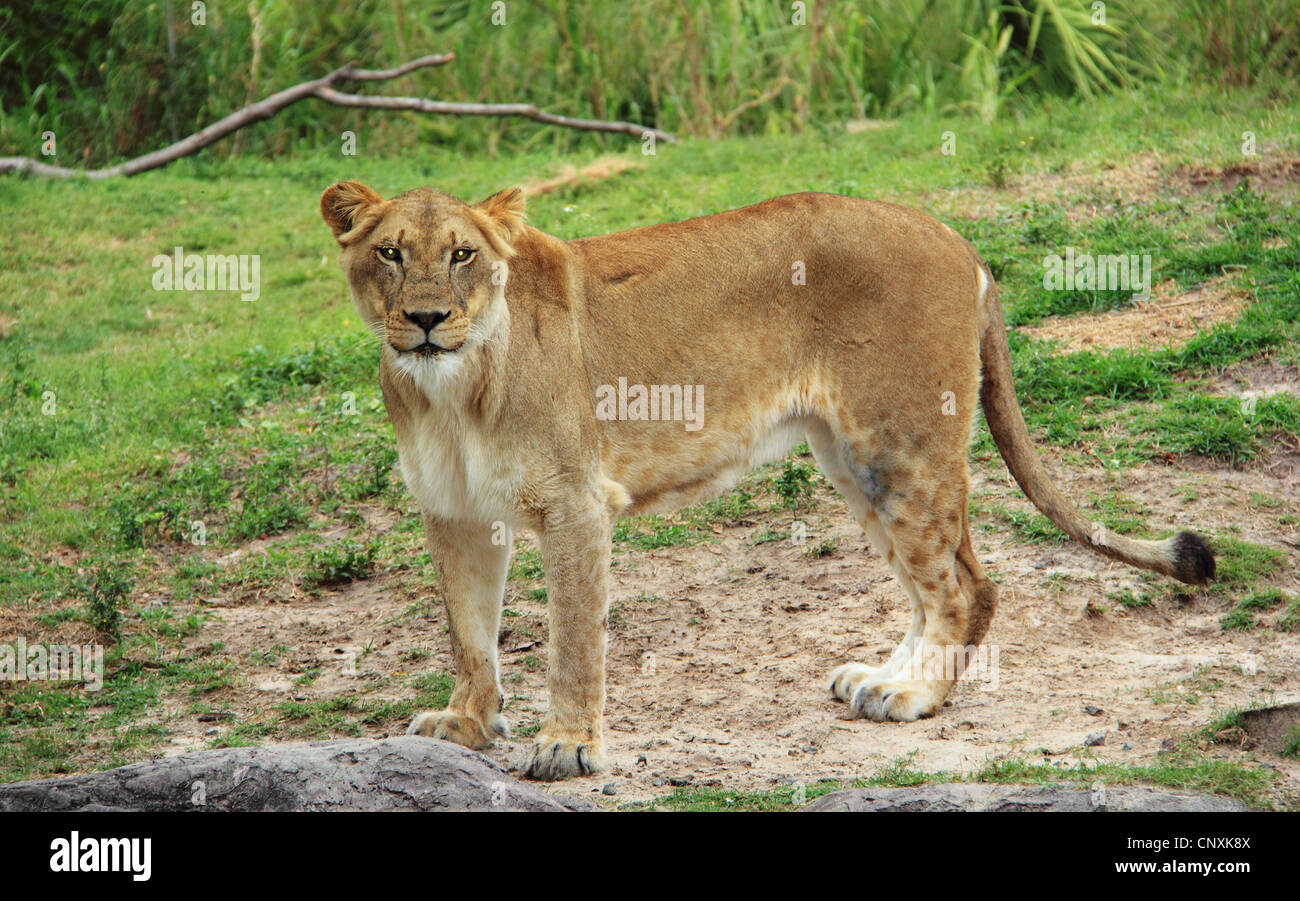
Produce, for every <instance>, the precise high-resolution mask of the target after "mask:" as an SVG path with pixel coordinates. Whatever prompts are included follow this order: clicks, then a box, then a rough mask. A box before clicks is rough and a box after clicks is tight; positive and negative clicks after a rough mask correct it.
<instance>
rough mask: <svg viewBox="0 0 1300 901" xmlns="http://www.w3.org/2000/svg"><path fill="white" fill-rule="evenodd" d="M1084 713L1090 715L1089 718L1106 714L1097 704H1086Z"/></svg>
mask: <svg viewBox="0 0 1300 901" xmlns="http://www.w3.org/2000/svg"><path fill="white" fill-rule="evenodd" d="M1083 712H1084V713H1086V714H1088V716H1101V715H1102V713H1104V712H1105V711H1103V710H1102V709H1101V708H1100V707H1098V706H1097V705H1096V704H1084V705H1083Z"/></svg>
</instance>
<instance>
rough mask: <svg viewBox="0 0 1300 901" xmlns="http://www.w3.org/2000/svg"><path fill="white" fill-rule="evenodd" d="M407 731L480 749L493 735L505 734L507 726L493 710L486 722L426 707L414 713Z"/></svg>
mask: <svg viewBox="0 0 1300 901" xmlns="http://www.w3.org/2000/svg"><path fill="white" fill-rule="evenodd" d="M406 734H407V735H423V736H425V737H426V738H441V739H443V740H444V741H454V742H455V743H456V744H458V745H464V746H465V747H467V748H472V749H473V750H475V751H481V750H483V749H484V748H486V747H487V746H488V745H489V744H491V743H492V739H494V738H509V737H510V728H509V727H508V726H507V725H506V721H505V717H503V716H501V714H499V713H498V714H495V715H493V716H492V717H491V719H490V720H489V721H488V722H487V723H483V722H481V721H479V720H477V719H475V718H474V717H472V716H469V715H467V714H464V713H457V712H455V711H452V710H428V711H425V712H424V713H421V714H417V715H416V717H415V719H413V720H411V725H410V726H409V727H407V730H406Z"/></svg>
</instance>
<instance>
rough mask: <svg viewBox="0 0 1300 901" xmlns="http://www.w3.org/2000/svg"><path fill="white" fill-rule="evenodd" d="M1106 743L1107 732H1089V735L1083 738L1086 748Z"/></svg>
mask: <svg viewBox="0 0 1300 901" xmlns="http://www.w3.org/2000/svg"><path fill="white" fill-rule="evenodd" d="M1105 743H1106V733H1105V732H1089V733H1088V737H1087V738H1085V739H1084V740H1083V746H1084V747H1085V748H1091V747H1095V746H1096V745H1104V744H1105Z"/></svg>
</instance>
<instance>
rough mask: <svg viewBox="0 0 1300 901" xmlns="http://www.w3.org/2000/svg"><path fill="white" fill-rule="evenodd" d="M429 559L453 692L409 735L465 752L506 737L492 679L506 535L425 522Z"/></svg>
mask: <svg viewBox="0 0 1300 901" xmlns="http://www.w3.org/2000/svg"><path fill="white" fill-rule="evenodd" d="M424 528H425V535H426V537H427V538H428V543H429V555H430V556H431V557H432V558H433V562H434V565H435V566H436V567H437V569H438V578H439V581H440V582H441V584H442V592H443V597H444V600H445V601H446V605H447V618H448V620H449V621H450V626H451V649H452V656H453V658H454V660H455V665H456V687H455V688H454V689H452V692H451V699H450V700H449V701H448V703H447V709H446V710H432V711H427V712H425V713H421V714H419V715H417V716H416V717H415V719H414V720H412V722H411V725H410V728H408V729H407V730H406V732H407V734H408V735H425V736H428V737H429V738H443V739H446V740H448V741H454V742H456V743H457V744H461V745H465V746H466V747H469V748H474V749H476V750H481V749H483V748H486V747H487V746H488V744H489V743H490V742H491V741H492V739H493V738H496V737H501V738H506V737H508V735H509V729H508V728H507V727H506V721H505V718H504V717H502V716H501V683H500V681H499V679H498V676H497V630H498V629H499V627H500V623H501V597H502V592H503V591H504V590H505V581H506V569H507V567H508V565H509V562H510V534H509V530H507V531H506V533H505V536H504V541H503V542H501V543H496V542H494V541H493V539H494V538H497V539H498V541H500V538H501V534H500V532H499V531H496V532H494V530H493V529H492V528H491V527H490V526H487V525H482V524H478V523H463V522H447V521H444V520H438V519H434V518H431V517H429V516H426V517H425V518H424Z"/></svg>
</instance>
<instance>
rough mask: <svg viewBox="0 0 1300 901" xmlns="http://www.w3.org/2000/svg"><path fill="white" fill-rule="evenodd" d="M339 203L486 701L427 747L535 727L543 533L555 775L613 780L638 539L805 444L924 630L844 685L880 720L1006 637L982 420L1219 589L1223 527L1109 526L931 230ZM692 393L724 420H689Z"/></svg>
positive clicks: (457, 626)
mask: <svg viewBox="0 0 1300 901" xmlns="http://www.w3.org/2000/svg"><path fill="white" fill-rule="evenodd" d="M320 206H321V215H322V216H323V217H324V219H325V222H326V224H327V225H329V227H330V228H331V229H332V230H333V232H334V236H335V238H337V239H338V243H339V245H340V246H341V248H342V251H341V253H340V256H339V262H340V264H341V265H342V267H343V272H344V273H345V274H346V276H347V279H348V283H349V284H350V285H351V289H352V299H353V302H354V303H355V305H356V308H357V310H358V312H359V313H360V314H361V317H362V319H363V320H364V321H365V322H366V323H367V324H368V325H369V326H370V327H371V328H372V329H373V330H374V331H375V332H376V333H377V334H378V335H380V336H381V338H382V352H381V357H380V369H379V373H380V383H381V385H382V387H383V393H384V403H385V405H386V407H387V409H388V416H389V419H390V420H391V421H392V424H393V431H394V433H395V435H396V437H397V449H398V455H399V459H400V463H401V468H402V473H403V476H404V478H405V480H406V484H407V485H408V487H409V488H410V490H411V493H412V494H413V495H414V496H415V499H416V501H417V502H418V504H419V506H420V509H421V511H422V513H423V516H424V524H425V529H426V533H427V538H428V546H429V553H430V555H431V556H432V558H433V561H434V563H435V565H436V566H437V570H438V574H439V577H440V580H441V586H442V591H443V594H444V596H445V599H446V604H447V615H448V619H449V621H450V625H451V639H452V650H453V654H454V658H455V666H456V687H455V689H454V690H453V692H452V694H451V699H450V702H449V704H448V706H447V709H446V710H440V711H432V712H428V713H421V714H420V715H419V716H417V717H416V718H415V720H414V722H412V723H411V726H410V730H409V732H411V733H415V734H420V735H427V736H433V737H435V738H445V739H450V740H451V741H455V742H459V743H460V744H463V745H467V746H469V747H471V748H483V747H485V746H486V745H487V744H488V743H489V742H490V741H491V740H492V739H493V738H494V737H496V736H501V737H505V736H507V735H508V730H507V727H506V723H505V720H504V719H503V718H502V716H501V713H500V711H501V709H502V695H501V687H500V683H499V680H498V672H497V628H498V622H499V619H500V615H501V605H502V597H503V591H504V587H505V580H506V569H507V564H508V562H509V556H510V549H511V545H512V539H511V529H515V528H521V527H525V528H529V529H532V530H533V531H534V532H535V533H536V535H537V537H538V540H539V543H540V546H541V551H542V556H543V560H544V562H545V568H546V587H547V595H548V598H549V610H550V614H549V615H550V670H549V674H548V686H549V689H550V696H551V708H550V713H549V715H548V716H547V717H546V719H545V721H544V723H543V725H542V727H541V729H540V730H539V731H538V733H537V736H536V747H535V749H534V752H533V756H532V759H531V762H530V764H529V765H528V768H527V771H526V772H527V775H528V776H530V777H532V778H536V779H561V778H564V777H567V776H574V775H579V774H586V773H592V772H595V771H597V770H599V769H600V768H601V766H602V760H603V740H602V735H601V718H602V713H603V709H604V702H605V679H604V666H605V631H606V587H607V579H608V573H609V566H610V532H611V528H612V525H613V523H614V521H615V520H616V519H617V518H618V517H619V516H620V515H621V514H624V513H648V512H654V511H663V510H670V509H672V508H675V507H679V506H681V505H684V504H690V503H694V502H697V501H700V500H703V499H705V498H707V497H709V496H712V495H716V494H718V493H719V492H721V491H723V490H725V489H726V488H727V487H728V486H729V485H731V484H732V483H733V482H734V480H735V479H736V478H737V477H738V476H739V475H741V474H742V473H744V472H745V471H746V470H748V469H750V468H752V467H754V466H756V465H758V464H760V463H763V462H765V461H768V460H772V459H774V458H777V457H779V456H781V455H782V454H784V453H785V452H787V451H788V450H789V448H791V447H792V446H793V445H794V444H796V443H797V442H798V441H799V440H800V439H806V440H807V441H808V444H809V446H810V447H811V448H812V451H813V454H814V455H815V456H816V459H817V463H818V465H819V466H820V468H821V471H822V472H823V473H824V474H825V475H826V477H827V478H828V479H829V480H830V481H831V482H832V483H833V484H834V485H835V487H836V488H838V489H839V491H840V492H841V493H842V494H843V495H844V498H845V500H846V501H847V502H848V505H849V508H850V510H851V511H852V513H853V515H854V517H855V518H856V519H857V521H858V522H859V523H860V524H861V525H862V527H863V529H865V530H866V532H867V535H868V536H870V539H871V544H872V545H873V546H874V547H875V548H876V550H877V551H878V552H879V553H880V554H882V555H884V557H885V558H886V559H887V560H888V561H889V563H890V564H892V566H893V568H894V572H895V573H896V574H897V576H898V581H899V583H900V584H901V585H902V587H903V589H904V590H905V591H906V592H907V594H908V596H909V597H910V598H911V599H912V605H913V611H914V612H913V617H912V626H911V630H910V631H909V632H908V634H907V636H906V638H905V639H904V640H903V642H902V644H901V645H900V646H899V648H898V649H897V651H896V652H895V653H894V655H893V656H892V657H891V659H890V660H889V661H888V662H887V663H885V664H884V665H882V666H867V665H864V664H861V663H846V664H845V665H843V666H841V667H839V668H838V669H836V670H835V671H834V672H832V673H831V674H830V677H829V682H828V684H829V687H830V691H831V692H832V694H833V695H834V697H836V698H838V699H839V700H841V701H845V702H847V703H848V705H849V710H850V711H851V713H852V714H853V715H855V716H865V717H870V718H871V719H873V720H886V719H889V720H915V719H917V718H918V717H924V716H930V715H931V714H933V713H935V712H936V711H937V710H938V709H939V707H940V706H941V705H942V704H943V701H944V698H945V697H947V695H948V692H949V691H950V690H951V689H952V686H953V683H954V681H955V680H956V678H958V677H959V676H960V671H956V672H954V671H950V670H945V671H944V672H942V673H941V674H937V675H936V674H932V673H930V672H928V671H927V672H926V673H924V674H923V677H921V678H918V677H917V673H916V668H915V667H909V661H910V660H912V659H913V658H914V657H916V656H917V655H919V654H920V653H921V652H922V650H923V649H926V648H931V649H932V648H935V647H940V648H967V649H969V648H971V647H972V646H975V645H978V644H979V643H980V642H981V641H982V640H983V638H984V634H985V632H986V631H987V630H988V627H989V621H990V619H991V617H992V616H993V608H994V606H995V604H996V599H997V589H996V587H995V586H994V584H993V582H992V581H991V580H990V579H989V578H988V577H987V576H986V575H985V574H984V571H983V570H982V569H981V568H980V564H979V561H978V560H977V559H976V557H975V552H974V551H973V550H972V548H971V540H970V533H969V531H968V529H967V523H966V495H967V490H968V481H967V469H966V454H967V445H968V444H969V441H970V435H971V427H972V422H973V420H974V417H975V411H976V403H977V401H978V402H979V403H980V404H982V406H983V408H984V413H985V416H986V417H987V420H988V424H989V428H990V430H991V431H992V434H993V438H994V440H995V441H996V443H997V446H998V449H999V451H1001V454H1002V457H1003V459H1004V460H1005V461H1006V463H1007V466H1008V468H1009V469H1010V470H1011V473H1012V475H1014V476H1015V478H1016V481H1017V482H1019V483H1020V487H1021V488H1023V489H1024V492H1025V494H1026V495H1027V496H1028V497H1029V498H1030V500H1032V501H1033V503H1034V504H1035V505H1036V506H1037V507H1038V508H1039V509H1040V510H1042V511H1043V512H1044V513H1045V514H1047V516H1048V517H1049V518H1050V519H1051V520H1052V522H1054V523H1056V525H1057V526H1059V527H1060V528H1061V529H1062V530H1064V531H1065V532H1066V533H1068V534H1069V535H1070V536H1071V537H1072V538H1074V539H1075V540H1077V541H1081V542H1084V543H1085V544H1087V545H1088V546H1089V547H1092V548H1093V549H1094V550H1096V551H1098V552H1099V553H1101V554H1104V555H1106V556H1108V557H1111V558H1113V559H1115V560H1121V561H1123V562H1125V563H1128V564H1131V565H1133V566H1137V567H1141V568H1143V569H1150V570H1154V571H1156V572H1159V573H1163V574H1165V575H1168V576H1172V577H1173V578H1175V579H1179V580H1181V581H1183V582H1187V583H1191V584H1196V585H1200V584H1205V583H1207V582H1208V581H1209V580H1210V579H1211V578H1212V577H1213V576H1214V557H1213V555H1212V553H1211V551H1210V549H1209V546H1208V545H1207V544H1206V542H1205V540H1204V539H1202V538H1201V537H1200V536H1199V535H1197V534H1195V533H1193V532H1182V533H1181V534H1178V535H1175V536H1173V537H1171V538H1168V539H1165V540H1163V541H1137V540H1133V539H1129V538H1125V537H1123V536H1119V535H1107V534H1105V533H1104V532H1100V531H1094V530H1093V528H1092V527H1091V526H1090V524H1089V523H1088V522H1087V521H1086V520H1085V519H1084V517H1083V516H1082V515H1080V513H1079V512H1078V511H1077V510H1076V509H1075V508H1074V507H1073V505H1072V504H1071V503H1070V502H1069V501H1067V500H1066V498H1065V497H1063V496H1062V495H1061V493H1060V492H1059V491H1058V490H1057V488H1056V487H1055V485H1054V484H1053V482H1052V480H1051V478H1050V477H1049V475H1048V473H1047V471H1046V470H1045V469H1044V467H1043V464H1042V463H1041V462H1040V460H1039V458H1038V456H1037V454H1036V452H1035V450H1034V448H1033V446H1032V445H1031V444H1030V439H1029V434H1028V431H1027V430H1026V428H1025V423H1024V420H1023V418H1022V417H1021V414H1020V408H1019V406H1018V405H1017V402H1016V394H1015V389H1014V387H1013V385H1012V382H1011V364H1010V358H1009V355H1008V349H1007V342H1006V336H1005V334H1004V332H1005V327H1004V325H1003V320H1002V308H1001V304H1000V303H999V302H998V296H997V290H996V289H995V287H994V284H993V279H992V277H991V276H990V274H989V270H988V267H987V266H985V264H984V262H983V260H981V259H980V257H979V255H978V254H977V253H976V252H975V250H974V249H973V248H972V247H971V245H970V244H968V243H967V242H966V241H965V240H963V239H962V238H961V237H959V236H958V235H957V234H956V233H955V232H953V231H952V230H951V229H949V228H948V227H947V226H945V225H943V224H941V223H939V222H937V221H935V220H934V219H931V218H929V217H927V216H924V215H922V214H920V213H917V212H914V211H912V210H909V209H905V208H902V207H898V206H894V205H891V204H887V203H876V202H873V201H868V200H860V199H855V198H849V197H839V196H835V195H831V194H794V195H790V196H787V197H778V198H776V199H775V200H768V201H766V202H764V203H759V204H756V205H755V206H751V207H746V208H745V209H741V210H732V211H730V212H725V213H718V214H717V215H714V216H706V217H704V218H700V219H691V220H689V221H686V222H676V223H671V224H665V225H655V226H651V227H649V228H639V229H634V230H632V231H628V232H622V233H620V234H615V235H604V236H600V237H594V238H582V239H579V240H575V241H562V240H560V239H558V238H554V237H552V236H551V235H548V234H545V233H544V232H540V231H538V230H537V229H535V228H532V227H530V226H528V225H526V224H525V223H524V195H523V193H522V192H521V191H520V190H519V189H518V188H514V189H510V190H506V191H502V192H501V193H499V194H495V195H493V196H492V197H489V198H488V199H487V200H484V201H482V202H481V203H477V204H474V205H468V204H465V203H462V202H461V201H459V200H457V199H455V198H454V197H449V196H448V195H446V194H441V193H439V192H437V191H434V190H432V189H429V188H419V189H416V190H413V191H408V192H406V193H405V194H401V195H399V196H397V197H395V198H393V199H391V200H387V201H385V200H382V199H381V198H380V197H379V195H378V194H376V193H375V192H374V191H372V190H371V189H370V188H368V187H366V186H365V185H363V184H360V183H358V182H355V181H349V182H342V183H339V184H336V185H333V186H332V187H330V188H329V189H328V190H326V191H325V193H324V194H323V195H322V197H321V204H320ZM615 386H617V388H615ZM628 386H631V387H630V388H629V387H628ZM645 386H654V388H655V391H654V392H653V393H651V392H649V391H648V389H646V387H645ZM636 388H640V389H641V391H639V392H638V391H636V390H635V389H636ZM688 389H692V390H690V394H689V401H687V402H688V403H694V404H695V405H696V406H697V407H698V408H699V409H698V410H697V412H702V416H699V417H698V418H697V419H696V420H687V419H686V418H685V416H683V415H681V413H680V412H679V409H678V408H679V406H685V404H681V405H679V403H678V397H679V396H682V395H685V394H686V392H687V391H688ZM615 394H617V398H618V400H617V403H615V402H614V395H615ZM647 394H651V400H654V399H656V398H657V399H658V401H660V402H661V403H660V404H659V405H658V406H657V408H655V409H649V406H650V405H649V404H647V399H646V398H647ZM665 397H666V398H668V399H669V400H668V401H665V400H664V399H665ZM963 659H965V658H963ZM962 665H963V664H961V663H959V664H958V670H960V667H961V666H962Z"/></svg>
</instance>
